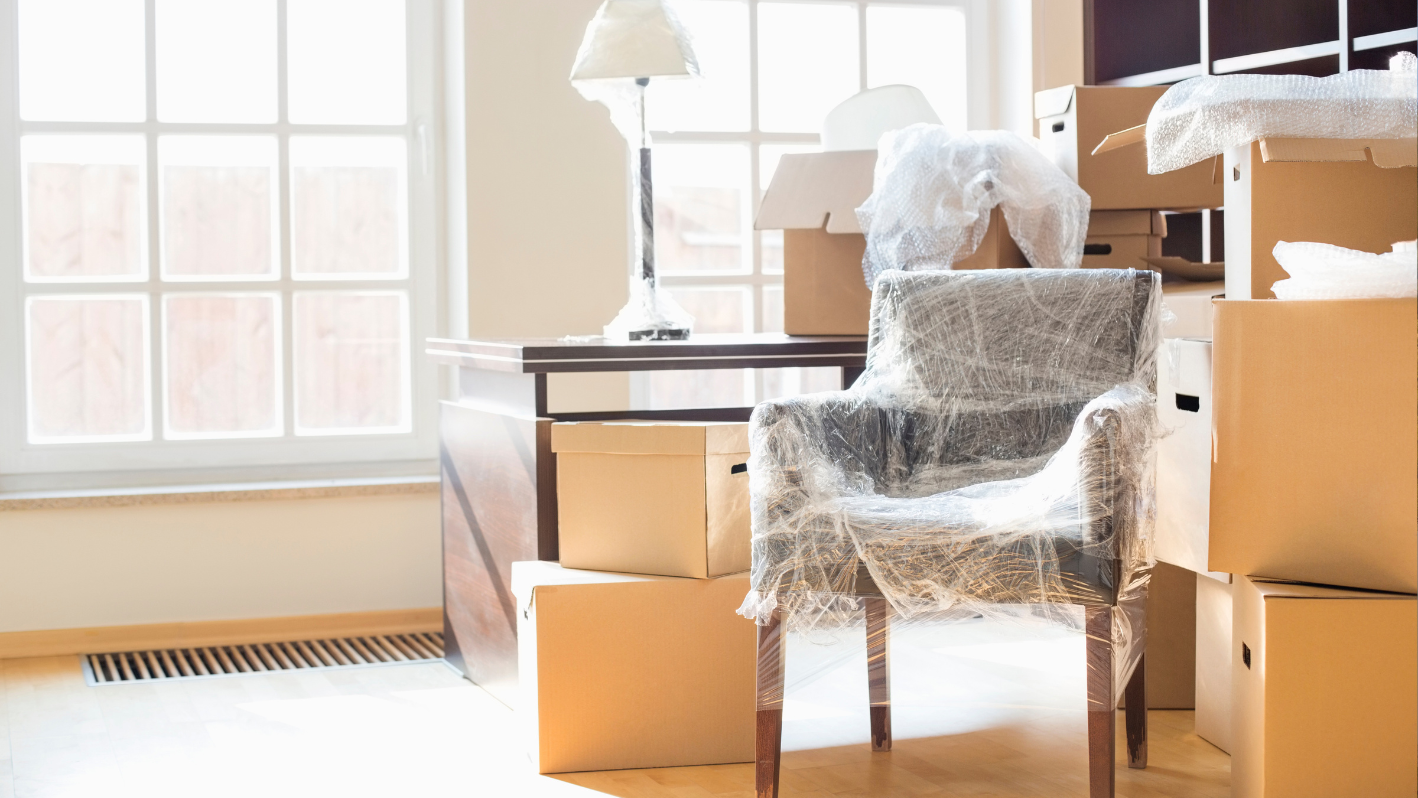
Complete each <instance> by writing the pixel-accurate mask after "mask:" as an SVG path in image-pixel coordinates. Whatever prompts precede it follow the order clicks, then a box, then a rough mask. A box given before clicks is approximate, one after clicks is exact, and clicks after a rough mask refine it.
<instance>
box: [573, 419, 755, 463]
mask: <svg viewBox="0 0 1418 798" xmlns="http://www.w3.org/2000/svg"><path fill="white" fill-rule="evenodd" d="M551 450H552V451H553V452H583V453H591V454H686V455H705V454H736V453H740V452H744V453H747V452H748V424H747V423H744V422H712V421H579V422H578V421H563V422H557V423H555V424H552V426H551Z"/></svg>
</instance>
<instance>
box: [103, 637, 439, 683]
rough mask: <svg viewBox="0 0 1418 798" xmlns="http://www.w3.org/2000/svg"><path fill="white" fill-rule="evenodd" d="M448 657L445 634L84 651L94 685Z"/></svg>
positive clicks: (367, 665) (428, 660)
mask: <svg viewBox="0 0 1418 798" xmlns="http://www.w3.org/2000/svg"><path fill="white" fill-rule="evenodd" d="M442 658H443V635H441V634H438V633H436V632H433V633H427V632H419V633H415V634H400V635H370V636H367V637H337V638H334V639H330V640H294V641H283V642H279V643H242V644H240V645H231V646H204V647H200V648H160V649H153V650H151V651H118V652H112V653H107V654H84V655H82V656H81V657H80V659H81V660H82V661H83V665H84V679H85V680H87V681H88V683H89V684H91V685H96V684H121V683H132V682H157V681H166V680H169V679H204V678H212V677H215V676H240V675H242V674H247V673H270V672H274V671H300V670H329V669H331V668H366V667H370V666H375V665H398V664H402V663H410V662H431V661H437V660H440V659H442Z"/></svg>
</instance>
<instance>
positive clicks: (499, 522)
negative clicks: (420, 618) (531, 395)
mask: <svg viewBox="0 0 1418 798" xmlns="http://www.w3.org/2000/svg"><path fill="white" fill-rule="evenodd" d="M550 437H551V421H550V420H549V419H544V418H535V417H534V416H533V415H532V414H531V413H528V414H527V415H526V416H524V417H519V416H515V415H511V414H508V413H502V412H497V411H496V410H492V409H481V408H478V407H469V406H466V405H463V404H455V403H451V402H445V403H443V406H442V410H441V418H440V429H439V459H440V464H441V468H442V473H443V485H442V504H443V636H444V644H445V651H446V659H447V660H448V662H449V663H450V664H451V665H453V667H455V668H457V669H458V670H460V671H462V672H463V674H464V675H465V676H467V677H468V678H469V679H471V680H472V681H474V682H476V683H477V684H479V685H481V686H483V687H484V688H486V689H487V690H488V692H490V693H492V694H493V695H494V696H496V697H497V698H498V699H499V700H501V701H502V702H503V703H506V704H508V705H509V706H510V705H511V704H512V702H513V696H514V694H515V692H516V687H517V607H516V600H515V599H514V598H513V596H512V584H511V577H512V563H513V562H516V561H519V560H537V559H556V504H555V502H556V482H555V477H556V471H555V468H556V465H555V462H554V460H553V459H552V454H551V448H550Z"/></svg>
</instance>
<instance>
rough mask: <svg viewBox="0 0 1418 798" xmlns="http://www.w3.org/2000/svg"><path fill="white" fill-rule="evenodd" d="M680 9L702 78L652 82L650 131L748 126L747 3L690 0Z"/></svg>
mask: <svg viewBox="0 0 1418 798" xmlns="http://www.w3.org/2000/svg"><path fill="white" fill-rule="evenodd" d="M675 9H676V11H678V12H679V18H680V21H681V22H682V23H684V27H685V29H686V30H688V31H689V35H690V37H691V39H692V42H693V45H694V55H695V57H696V58H698V59H699V72H700V74H701V77H700V78H699V79H698V80H673V79H664V80H651V81H650V86H649V88H648V89H647V90H646V94H645V112H646V115H647V116H648V117H649V123H650V129H652V130H748V127H749V121H748V111H749V108H748V105H749V103H748V4H747V3H744V2H739V1H738V0H687V2H681V3H677V4H676V5H675Z"/></svg>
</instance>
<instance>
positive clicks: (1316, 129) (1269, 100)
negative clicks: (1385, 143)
mask: <svg viewBox="0 0 1418 798" xmlns="http://www.w3.org/2000/svg"><path fill="white" fill-rule="evenodd" d="M1416 64H1418V58H1415V56H1414V55H1413V53H1399V54H1398V55H1396V56H1394V58H1393V59H1392V60H1391V61H1390V62H1389V69H1388V70H1375V69H1355V70H1351V71H1349V72H1344V73H1341V74H1338V75H1331V76H1329V77H1327V78H1312V77H1308V76H1305V75H1206V76H1203V77H1198V78H1191V79H1189V80H1184V81H1182V82H1181V83H1178V84H1177V85H1175V86H1173V87H1172V88H1170V89H1168V90H1167V93H1166V94H1163V95H1162V97H1161V99H1159V100H1158V101H1157V103H1156V104H1155V105H1153V106H1152V112H1151V113H1150V114H1148V116H1147V171H1148V172H1149V173H1151V174H1154V175H1160V174H1162V173H1163V172H1170V171H1172V170H1174V169H1181V168H1182V167H1184V166H1190V165H1191V164H1194V163H1196V162H1198V161H1203V160H1206V159H1207V158H1211V157H1214V156H1216V155H1220V154H1222V153H1224V152H1225V151H1226V150H1228V149H1230V148H1232V147H1236V146H1240V145H1242V144H1249V143H1251V142H1252V141H1256V140H1257V139H1261V138H1265V137H1267V136H1275V137H1281V136H1284V137H1291V138H1321V139H1359V138H1371V139H1400V138H1413V136H1414V135H1415V129H1418V99H1415V98H1418V72H1415V65H1416Z"/></svg>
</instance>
